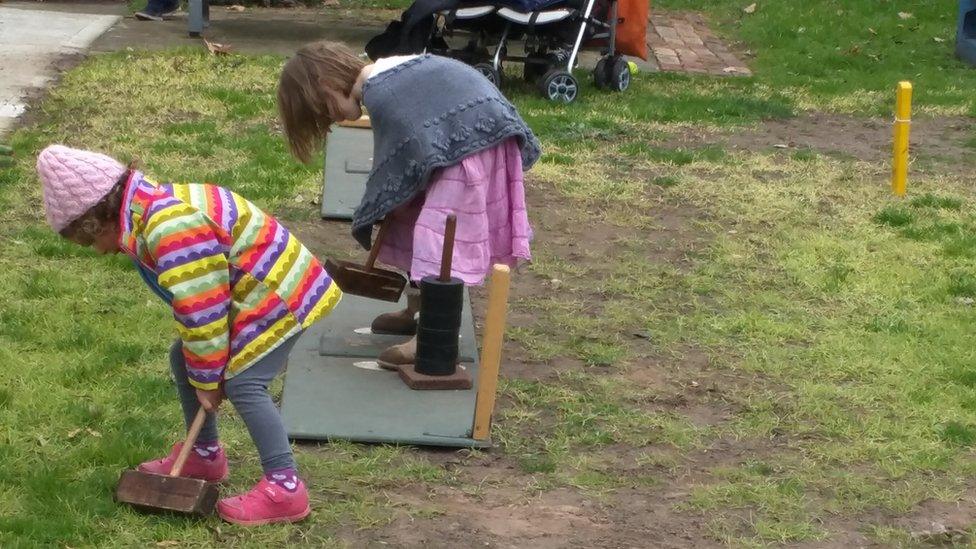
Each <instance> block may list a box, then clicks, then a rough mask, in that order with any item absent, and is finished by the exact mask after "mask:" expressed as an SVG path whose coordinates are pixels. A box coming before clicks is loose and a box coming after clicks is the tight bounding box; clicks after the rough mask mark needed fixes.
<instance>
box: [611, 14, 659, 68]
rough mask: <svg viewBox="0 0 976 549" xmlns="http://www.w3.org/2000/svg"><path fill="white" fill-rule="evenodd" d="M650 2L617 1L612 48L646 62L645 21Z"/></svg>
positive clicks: (648, 15)
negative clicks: (615, 37) (615, 34)
mask: <svg viewBox="0 0 976 549" xmlns="http://www.w3.org/2000/svg"><path fill="white" fill-rule="evenodd" d="M650 12H651V0H618V2H617V40H616V44H614V46H615V47H616V48H617V51H618V52H620V53H622V54H623V55H633V56H634V57H639V58H641V59H643V60H644V61H647V20H648V18H649V17H650Z"/></svg>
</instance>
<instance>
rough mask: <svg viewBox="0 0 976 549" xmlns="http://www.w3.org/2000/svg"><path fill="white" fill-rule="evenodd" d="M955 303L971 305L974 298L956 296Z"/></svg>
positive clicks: (975, 300)
mask: <svg viewBox="0 0 976 549" xmlns="http://www.w3.org/2000/svg"><path fill="white" fill-rule="evenodd" d="M956 303H958V304H960V305H972V304H973V303H976V299H973V298H971V297H957V298H956Z"/></svg>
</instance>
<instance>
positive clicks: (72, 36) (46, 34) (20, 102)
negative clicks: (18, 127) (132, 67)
mask: <svg viewBox="0 0 976 549" xmlns="http://www.w3.org/2000/svg"><path fill="white" fill-rule="evenodd" d="M118 20H119V17H118V16H117V15H99V14H91V13H67V12H60V11H47V10H37V9H20V8H19V7H10V6H8V5H4V6H0V135H2V134H3V133H5V132H6V131H8V130H9V129H10V128H12V127H13V125H14V123H15V121H16V119H17V117H19V116H20V115H21V114H23V113H24V111H25V110H26V106H27V105H26V103H27V96H28V94H29V93H30V92H31V91H32V90H34V89H37V88H43V87H44V86H46V85H47V84H48V82H50V81H51V79H52V78H53V77H54V76H55V74H56V72H55V70H54V63H55V62H56V61H57V60H58V59H59V58H61V57H63V56H66V55H74V54H79V53H83V52H84V51H85V50H86V49H87V48H88V46H89V45H90V44H91V43H92V41H93V40H95V39H96V38H98V36H100V35H101V34H102V33H104V32H105V31H106V30H108V29H109V28H110V27H111V26H112V25H114V24H115V23H116V22H117V21H118Z"/></svg>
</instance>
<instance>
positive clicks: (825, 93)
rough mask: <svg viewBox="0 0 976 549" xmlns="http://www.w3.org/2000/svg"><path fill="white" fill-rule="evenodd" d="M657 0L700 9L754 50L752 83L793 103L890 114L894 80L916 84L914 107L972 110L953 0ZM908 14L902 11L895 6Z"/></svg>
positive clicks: (972, 79) (970, 80)
mask: <svg viewBox="0 0 976 549" xmlns="http://www.w3.org/2000/svg"><path fill="white" fill-rule="evenodd" d="M749 4H751V2H741V1H739V0H715V1H712V2H701V1H700V0H664V1H662V2H656V3H655V4H654V5H653V6H652V9H655V8H658V9H666V10H672V9H690V10H698V11H704V12H705V13H706V14H707V15H709V16H710V19H711V21H712V23H714V24H716V25H717V26H718V30H719V32H720V33H721V34H724V35H726V36H728V37H730V38H732V39H734V40H736V41H738V42H739V44H740V45H741V49H742V50H748V51H750V52H752V53H753V54H754V56H755V57H753V58H747V59H746V61H747V62H748V64H749V65H750V67H751V68H752V69H753V71H754V72H755V73H756V75H757V76H756V77H755V80H756V85H757V88H761V89H775V90H777V91H778V92H779V93H782V94H784V95H786V96H789V97H791V98H792V99H793V105H794V106H795V107H796V108H800V109H810V108H821V109H828V110H835V111H841V112H852V113H863V114H871V115H888V114H889V113H891V110H892V108H893V104H894V86H895V84H896V83H897V82H898V81H900V80H910V81H912V82H913V83H914V85H915V90H914V95H915V97H914V103H915V111H916V112H921V113H939V114H955V115H968V116H976V99H974V98H973V96H972V94H970V93H969V92H968V90H971V89H973V87H974V86H976V72H974V71H972V70H971V69H967V66H966V65H964V64H963V63H962V62H961V61H959V60H958V59H956V58H955V56H954V54H953V49H954V47H955V29H956V20H957V13H958V5H959V3H958V2H957V1H955V0H904V1H899V2H893V1H887V0H883V1H878V0H850V1H847V2H837V1H834V0H813V1H810V2H803V3H802V5H798V4H795V3H792V2H757V3H756V6H757V9H756V11H755V12H754V13H752V14H747V13H744V12H743V8H744V7H745V6H747V5H749ZM900 12H903V13H909V14H911V17H909V18H907V19H902V18H901V17H899V15H898V14H899V13H900Z"/></svg>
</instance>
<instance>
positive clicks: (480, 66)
mask: <svg viewBox="0 0 976 549" xmlns="http://www.w3.org/2000/svg"><path fill="white" fill-rule="evenodd" d="M474 68H475V70H477V71H478V72H480V73H481V74H482V75H484V77H485V78H487V79H488V81H489V82H491V83H492V84H494V85H495V87H496V88H501V87H502V75H501V73H500V72H498V70H496V69H495V66H494V65H492V64H491V63H476V64H475V66H474Z"/></svg>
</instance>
